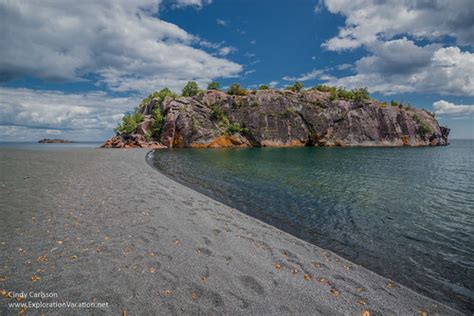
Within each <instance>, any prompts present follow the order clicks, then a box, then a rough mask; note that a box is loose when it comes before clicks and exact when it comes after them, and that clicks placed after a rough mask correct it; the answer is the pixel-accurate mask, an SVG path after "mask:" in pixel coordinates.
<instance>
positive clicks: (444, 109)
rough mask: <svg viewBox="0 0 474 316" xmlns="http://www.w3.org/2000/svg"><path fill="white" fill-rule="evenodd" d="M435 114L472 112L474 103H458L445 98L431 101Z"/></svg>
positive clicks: (473, 111)
mask: <svg viewBox="0 0 474 316" xmlns="http://www.w3.org/2000/svg"><path fill="white" fill-rule="evenodd" d="M433 108H434V109H435V113H436V114H474V105H459V104H454V103H451V102H448V101H445V100H439V101H436V102H434V103H433Z"/></svg>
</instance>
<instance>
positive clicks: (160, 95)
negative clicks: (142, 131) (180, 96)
mask: <svg viewBox="0 0 474 316" xmlns="http://www.w3.org/2000/svg"><path fill="white" fill-rule="evenodd" d="M167 96H169V97H172V98H173V99H174V98H176V97H177V95H176V93H174V92H173V91H171V90H170V89H168V88H163V89H161V90H160V91H155V92H152V93H150V95H148V96H147V97H146V98H145V99H143V100H142V102H141V103H140V106H139V107H142V106H144V105H147V104H149V103H150V102H151V100H153V99H159V100H160V102H162V101H163V100H164V99H165V97H167Z"/></svg>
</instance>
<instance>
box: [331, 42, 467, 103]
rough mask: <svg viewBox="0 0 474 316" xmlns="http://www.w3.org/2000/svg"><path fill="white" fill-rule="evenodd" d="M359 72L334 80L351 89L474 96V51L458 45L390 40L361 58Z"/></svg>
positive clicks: (333, 81) (358, 63) (357, 69)
mask: <svg viewBox="0 0 474 316" xmlns="http://www.w3.org/2000/svg"><path fill="white" fill-rule="evenodd" d="M356 71H357V74H355V75H353V76H347V77H342V78H337V79H333V80H331V82H330V83H331V84H334V85H337V86H345V87H348V88H356V87H364V86H367V87H369V88H370V90H371V91H372V92H381V93H385V94H395V93H400V92H402V93H403V92H425V93H426V92H429V93H437V94H444V95H470V96H473V95H474V77H473V74H474V54H473V53H469V52H462V51H461V50H460V48H458V47H440V46H439V45H427V46H423V47H419V46H417V45H415V43H414V42H412V41H409V40H407V39H400V40H393V41H387V42H384V43H379V44H378V45H377V46H374V49H373V54H372V55H370V56H367V57H363V58H362V59H360V60H359V61H357V62H356Z"/></svg>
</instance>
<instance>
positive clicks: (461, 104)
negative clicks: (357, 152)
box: [0, 0, 474, 141]
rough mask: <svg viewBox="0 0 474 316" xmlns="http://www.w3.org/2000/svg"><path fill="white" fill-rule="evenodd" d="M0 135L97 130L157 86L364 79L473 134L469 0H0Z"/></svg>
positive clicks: (90, 137)
mask: <svg viewBox="0 0 474 316" xmlns="http://www.w3.org/2000/svg"><path fill="white" fill-rule="evenodd" d="M0 43H1V45H0V141H37V140H38V139H40V138H64V139H71V140H78V141H103V140H105V139H106V138H108V137H110V136H112V135H113V134H114V131H113V128H114V127H115V126H116V125H117V123H118V122H119V121H120V120H121V117H122V116H123V115H124V113H126V112H128V111H131V110H132V109H133V108H134V107H135V106H136V105H137V104H138V103H139V102H140V100H141V99H142V98H143V97H145V96H147V95H148V94H149V93H151V92H152V91H155V90H159V89H162V88H164V87H168V88H170V89H172V90H174V91H176V92H179V91H180V90H181V88H182V87H183V85H184V84H185V83H186V82H187V81H188V80H195V81H197V82H198V83H199V85H200V86H201V87H202V88H205V87H206V86H207V83H209V82H211V81H217V82H219V83H220V84H221V87H224V88H225V87H227V86H229V85H230V84H232V83H239V84H241V85H242V86H244V87H247V88H249V89H252V88H255V87H257V86H258V85H260V84H268V85H270V86H271V87H274V88H282V87H285V86H287V85H290V84H292V83H293V82H294V81H295V80H298V81H301V82H303V83H304V85H305V87H312V86H315V85H318V84H328V85H334V86H338V87H339V86H342V87H346V88H350V89H351V88H357V87H367V88H368V89H369V91H370V92H371V95H372V96H373V97H374V98H376V99H379V100H381V101H390V100H396V101H401V102H403V103H410V104H412V105H414V106H416V107H420V108H425V109H427V110H429V111H433V112H435V113H436V117H437V119H438V120H439V122H440V124H442V125H445V126H448V127H449V128H451V138H453V139H454V138H464V139H466V138H469V139H474V4H473V2H472V0H449V1H448V0H445V1H442V0H432V1H427V0H391V1H384V0H324V1H323V0H319V1H318V0H286V1H280V0H272V1H270V0H260V1H254V0H103V1H92V0H84V1H67V0H65V1H52V0H44V1H22V0H12V1H10V0H0Z"/></svg>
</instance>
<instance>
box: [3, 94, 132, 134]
mask: <svg viewBox="0 0 474 316" xmlns="http://www.w3.org/2000/svg"><path fill="white" fill-rule="evenodd" d="M138 102H139V99H138V98H136V97H110V96H108V95H107V94H106V93H105V92H88V93H82V94H79V93H63V92H59V91H41V90H33V89H22V88H5V87H0V125H1V126H2V127H1V129H0V138H1V139H4V140H8V139H9V138H11V137H12V135H13V136H14V135H15V134H14V131H17V132H19V134H18V135H17V137H20V138H21V135H22V133H20V132H22V131H23V132H24V133H26V132H27V131H29V133H30V137H29V139H31V138H32V137H35V136H36V138H38V137H40V136H41V135H45V134H59V133H66V134H68V135H81V137H82V138H83V139H91V137H94V136H95V137H97V135H107V136H110V134H112V133H113V128H114V127H115V126H116V125H117V123H118V122H119V121H120V119H121V118H122V116H123V114H124V113H125V112H126V111H129V110H131V109H133V107H134V106H135V105H137V104H138ZM99 137H100V136H99ZM105 137H106V136H104V138H105ZM102 139H103V138H102Z"/></svg>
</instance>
